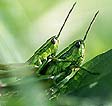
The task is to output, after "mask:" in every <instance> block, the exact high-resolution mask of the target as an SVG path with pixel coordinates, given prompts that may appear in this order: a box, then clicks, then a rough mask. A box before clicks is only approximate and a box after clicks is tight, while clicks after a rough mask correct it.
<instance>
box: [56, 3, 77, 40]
mask: <svg viewBox="0 0 112 106" xmlns="http://www.w3.org/2000/svg"><path fill="white" fill-rule="evenodd" d="M75 5H76V2H75V3H74V4H73V6H72V8H71V9H70V11H69V13H68V15H67V17H66V18H65V21H64V23H63V25H62V27H61V29H60V30H59V33H58V35H57V36H56V38H58V37H59V36H60V34H61V32H62V30H63V28H64V26H65V23H66V22H67V19H68V18H69V16H70V14H71V12H72V10H73V8H74V7H75Z"/></svg>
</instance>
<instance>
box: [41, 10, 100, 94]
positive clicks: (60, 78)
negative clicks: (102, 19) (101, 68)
mask: <svg viewBox="0 0 112 106" xmlns="http://www.w3.org/2000/svg"><path fill="white" fill-rule="evenodd" d="M98 13H99V11H97V12H96V13H95V15H94V17H93V19H92V21H91V23H90V24H89V27H88V29H87V31H86V33H85V35H84V38H83V39H80V40H76V41H74V42H73V43H71V44H70V45H69V46H68V47H66V48H65V49H64V50H62V51H61V52H60V53H59V54H58V55H56V56H55V58H53V59H52V60H51V61H50V62H49V63H48V64H47V65H46V66H45V67H44V68H43V70H41V73H40V74H42V75H51V78H52V79H53V81H54V83H55V85H56V86H58V87H59V88H61V87H63V86H64V84H66V83H67V82H68V81H69V80H70V79H71V78H72V77H73V76H74V75H75V74H76V73H77V72H78V70H79V69H80V68H81V69H83V70H84V71H87V72H88V73H91V74H94V75H97V74H98V73H92V72H90V71H88V70H86V69H84V68H82V67H81V64H82V62H83V60H84V56H85V55H84V54H85V40H86V38H87V35H88V32H89V30H90V29H91V26H92V24H93V22H94V21H95V19H96V16H97V15H98ZM51 86H52V85H51ZM56 86H55V87H56ZM55 87H53V88H52V87H51V88H52V89H51V90H53V89H55ZM54 92H55V93H56V91H54ZM55 93H53V94H55Z"/></svg>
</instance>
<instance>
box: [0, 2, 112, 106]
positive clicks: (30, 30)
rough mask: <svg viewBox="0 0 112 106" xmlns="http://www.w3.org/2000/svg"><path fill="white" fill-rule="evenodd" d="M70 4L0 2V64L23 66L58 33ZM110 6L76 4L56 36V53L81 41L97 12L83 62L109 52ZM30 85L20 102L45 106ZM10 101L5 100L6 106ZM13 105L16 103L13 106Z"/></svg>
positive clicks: (34, 105) (111, 18) (102, 3)
mask: <svg viewBox="0 0 112 106" xmlns="http://www.w3.org/2000/svg"><path fill="white" fill-rule="evenodd" d="M74 2H75V0H31V1H30V0H29V1H28V0H0V63H19V62H25V61H26V60H27V59H28V58H29V57H30V56H32V55H33V53H34V52H35V51H36V50H37V49H38V48H39V47H40V46H41V45H42V44H43V43H44V42H45V41H46V40H47V39H48V38H49V37H51V36H53V35H55V34H57V33H58V31H59V29H60V27H61V25H62V24H63V21H64V19H65V17H66V15H67V13H68V11H69V10H70V8H71V6H72V5H73V3H74ZM111 4H112V1H111V0H103V1H102V0H86V1H84V0H77V4H76V7H75V9H74V10H73V12H72V14H71V15H70V18H69V20H68V21H67V24H66V26H65V27H64V29H63V32H62V34H61V36H60V45H59V51H61V50H62V49H63V48H65V47H66V46H68V44H70V43H71V42H73V41H74V40H76V39H81V38H83V36H84V34H85V31H86V29H87V27H88V25H89V23H90V21H91V19H92V17H93V16H94V14H95V12H96V11H97V10H99V11H100V13H99V15H98V17H97V19H96V21H95V23H94V25H93V27H92V29H91V31H90V32H89V35H88V38H87V40H86V57H85V62H86V61H88V60H90V59H92V58H93V57H95V56H96V55H98V54H101V53H102V52H105V51H107V50H109V49H111V48H112V43H111V41H112V35H111V33H112V30H111V27H112V25H111V22H112V14H111V11H112V6H111ZM59 51H58V53H59ZM28 80H29V79H28ZM30 84H31V85H30ZM30 84H29V83H28V84H26V85H27V86H26V85H25V86H23V87H22V89H24V90H23V92H24V93H23V92H22V93H23V94H21V95H25V96H23V98H24V99H23V100H26V101H25V103H27V104H25V105H26V106H37V102H38V103H40V106H41V105H42V106H47V102H46V99H45V100H43V98H44V97H43V96H44V95H42V94H41V93H39V92H41V90H42V89H41V87H37V85H35V84H34V85H35V86H34V85H33V84H32V83H30ZM24 87H25V88H24ZM37 88H38V89H37ZM29 91H30V92H29ZM35 94H36V95H35ZM40 95H41V96H40ZM28 97H29V98H28ZM34 98H35V99H34ZM41 98H42V99H41ZM14 100H15V101H16V98H14ZM14 100H11V101H10V99H9V101H10V103H11V104H10V103H9V104H10V106H12V103H13V102H12V101H14ZM21 100H22V99H21ZM37 100H38V101H37ZM68 100H69V99H68ZM43 101H44V102H43ZM73 102H74V100H73ZM19 103H21V102H19ZM30 103H31V104H30ZM32 103H33V104H32ZM44 103H45V104H44ZM88 103H89V102H88ZM17 104H18V101H17V102H16V106H17ZM13 105H14V106H15V104H13ZM25 105H23V106H25ZM18 106H22V105H21V104H18ZM84 106H86V105H84Z"/></svg>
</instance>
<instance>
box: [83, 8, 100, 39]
mask: <svg viewBox="0 0 112 106" xmlns="http://www.w3.org/2000/svg"><path fill="white" fill-rule="evenodd" d="M98 13H99V10H98V11H97V12H96V13H95V15H94V17H93V19H92V21H91V23H90V24H89V27H88V29H87V31H86V33H85V35H84V39H83V41H85V40H86V37H87V35H88V32H89V30H90V29H91V26H92V24H93V22H94V21H95V19H96V16H97V15H98Z"/></svg>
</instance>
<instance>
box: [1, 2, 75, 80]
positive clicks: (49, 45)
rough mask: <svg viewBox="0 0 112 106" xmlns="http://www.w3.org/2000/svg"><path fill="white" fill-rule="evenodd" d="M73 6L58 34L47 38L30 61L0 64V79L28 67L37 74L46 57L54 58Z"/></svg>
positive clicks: (46, 59)
mask: <svg viewBox="0 0 112 106" xmlns="http://www.w3.org/2000/svg"><path fill="white" fill-rule="evenodd" d="M75 5H76V2H75V3H74V4H73V6H72V8H71V9H70V10H69V12H68V14H67V16H66V18H65V20H64V23H63V25H62V26H61V28H60V30H59V32H58V34H57V35H55V36H52V37H51V38H49V39H48V40H47V41H46V42H45V43H44V44H43V45H42V46H41V47H40V48H39V49H38V50H37V51H36V52H35V53H34V55H33V56H32V57H31V58H30V59H28V60H27V61H26V62H25V63H21V64H19V63H18V64H7V65H5V64H0V78H4V77H5V76H7V77H10V75H11V74H10V72H11V73H12V72H13V70H15V71H16V69H17V70H18V69H20V68H21V70H22V67H23V70H24V68H27V67H28V69H29V68H30V69H31V70H32V69H33V70H36V71H38V72H39V71H41V68H42V67H44V65H45V64H46V63H47V62H48V57H55V55H56V52H57V49H58V45H59V37H60V35H61V32H62V30H63V28H64V26H65V24H66V22H67V20H68V18H69V16H70V14H71V12H72V10H73V9H74V7H75ZM3 70H4V71H3ZM17 73H18V72H17ZM23 73H24V72H23ZM25 73H26V72H25ZM30 73H33V72H30ZM30 73H29V74H30Z"/></svg>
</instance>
